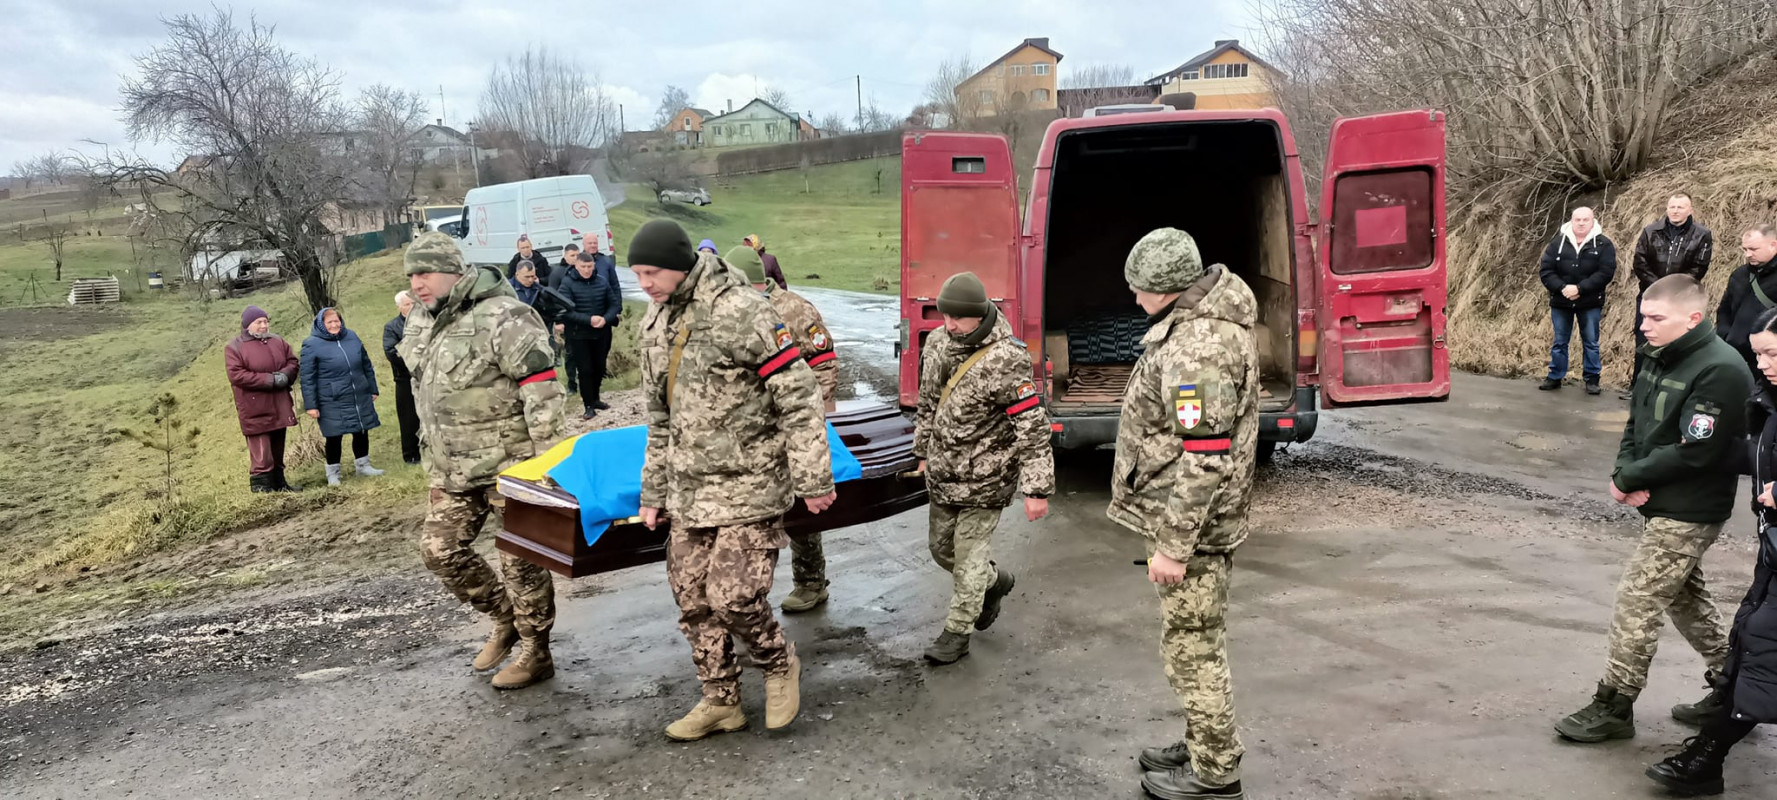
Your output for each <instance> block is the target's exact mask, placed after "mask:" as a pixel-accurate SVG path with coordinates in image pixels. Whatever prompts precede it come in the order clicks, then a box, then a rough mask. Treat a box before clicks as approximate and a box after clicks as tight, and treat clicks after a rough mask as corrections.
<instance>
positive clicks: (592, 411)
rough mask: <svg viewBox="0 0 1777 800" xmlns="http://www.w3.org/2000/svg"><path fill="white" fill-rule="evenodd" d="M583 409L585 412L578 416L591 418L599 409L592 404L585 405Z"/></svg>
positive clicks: (597, 413)
mask: <svg viewBox="0 0 1777 800" xmlns="http://www.w3.org/2000/svg"><path fill="white" fill-rule="evenodd" d="M585 410H586V413H585V414H584V415H582V416H581V417H580V418H581V419H592V418H593V417H596V416H598V415H599V410H598V409H596V408H594V407H592V406H586V408H585Z"/></svg>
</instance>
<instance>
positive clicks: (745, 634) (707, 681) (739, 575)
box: [666, 517, 795, 706]
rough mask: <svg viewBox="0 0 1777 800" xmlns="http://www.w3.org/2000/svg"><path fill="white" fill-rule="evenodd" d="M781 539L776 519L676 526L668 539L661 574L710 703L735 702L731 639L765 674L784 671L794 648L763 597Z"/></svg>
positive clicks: (735, 662) (736, 666) (736, 684)
mask: <svg viewBox="0 0 1777 800" xmlns="http://www.w3.org/2000/svg"><path fill="white" fill-rule="evenodd" d="M785 538H786V537H785V536H784V522H783V519H782V518H781V517H780V518H778V519H771V520H766V521H764V522H754V523H750V524H746V525H734V526H730V527H726V528H677V527H675V528H673V529H672V534H671V535H670V536H669V537H668V538H667V542H666V578H667V583H669V584H671V586H672V590H673V599H674V600H676V601H678V603H679V631H680V632H681V633H683V634H685V640H686V641H687V642H690V643H691V660H692V661H693V662H695V663H696V664H697V679H698V680H699V681H702V682H703V698H704V699H705V700H708V701H709V702H711V703H715V704H717V705H725V706H727V705H734V704H736V703H739V702H740V659H739V658H738V657H736V656H735V653H734V639H735V638H737V637H738V638H739V639H740V641H741V643H742V644H744V645H746V647H747V649H748V650H749V651H751V652H752V656H753V661H754V663H755V664H757V665H758V666H759V668H760V669H763V670H764V671H765V673H766V674H767V675H782V674H784V673H785V672H788V671H789V669H790V657H791V656H792V655H793V654H794V653H795V649H794V646H793V645H791V644H790V642H789V640H787V639H786V638H784V629H783V627H782V626H780V625H779V624H778V622H777V617H776V616H773V614H772V609H771V603H770V601H769V600H768V599H767V598H766V595H768V594H770V593H771V574H772V572H773V571H774V570H776V569H777V552H778V550H780V549H782V548H783V546H784V539H785Z"/></svg>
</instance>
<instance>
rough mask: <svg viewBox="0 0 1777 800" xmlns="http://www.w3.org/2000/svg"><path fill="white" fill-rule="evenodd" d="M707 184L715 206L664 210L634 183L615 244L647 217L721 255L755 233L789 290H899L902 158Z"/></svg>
mask: <svg viewBox="0 0 1777 800" xmlns="http://www.w3.org/2000/svg"><path fill="white" fill-rule="evenodd" d="M805 177H806V183H805ZM879 178H880V187H881V191H880V192H879V191H878V185H879V184H878V179H879ZM706 186H707V188H708V189H709V191H710V197H711V199H712V200H714V202H713V203H712V204H710V205H707V206H703V207H702V208H698V207H696V206H689V205H683V204H673V205H668V206H666V207H662V206H660V205H659V204H658V203H657V202H656V201H655V199H654V197H653V195H652V194H651V193H650V192H649V191H648V190H647V189H645V188H643V187H640V186H631V187H630V188H629V197H628V202H626V203H624V204H623V205H621V206H618V207H617V208H615V209H612V211H611V228H612V230H613V232H615V233H616V235H617V241H618V243H619V244H620V245H621V244H623V243H626V242H628V241H629V237H630V235H631V234H633V233H635V231H636V229H637V228H639V227H641V226H642V224H643V223H646V222H647V221H648V220H649V219H653V218H656V217H671V218H672V219H676V220H678V221H679V222H680V223H682V224H683V225H684V226H685V229H686V230H687V231H688V232H689V233H690V234H691V240H692V242H696V241H698V240H699V239H704V238H708V239H712V240H714V241H715V242H716V245H717V246H718V247H719V248H720V249H721V250H722V252H724V253H726V252H727V251H728V249H729V248H731V247H736V246H738V245H739V244H740V240H741V238H742V237H745V236H747V235H748V234H758V235H759V236H761V237H763V238H764V239H765V247H766V249H767V250H768V251H769V252H771V253H772V254H774V255H776V256H777V257H778V261H779V262H780V263H781V264H782V265H783V268H784V276H785V277H786V278H787V279H789V281H790V285H791V286H792V287H794V286H797V285H806V286H824V287H827V288H831V289H851V290H854V291H862V292H892V291H894V290H895V288H896V287H897V286H899V285H900V274H901V260H900V259H901V255H900V254H901V160H900V159H899V158H884V159H874V160H870V161H857V162H852V163H848V164H832V165H828V166H821V167H814V168H811V169H810V170H808V172H807V175H806V176H804V174H803V173H802V172H801V171H798V170H788V171H784V172H771V173H766V174H763V175H747V176H741V177H736V178H722V179H712V182H711V183H708V184H706Z"/></svg>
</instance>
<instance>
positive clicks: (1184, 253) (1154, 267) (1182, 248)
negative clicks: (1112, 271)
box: [1123, 228, 1203, 294]
mask: <svg viewBox="0 0 1777 800" xmlns="http://www.w3.org/2000/svg"><path fill="white" fill-rule="evenodd" d="M1202 277H1203V257H1202V256H1201V255H1198V253H1197V241H1196V240H1195V239H1192V238H1191V234H1188V233H1185V232H1184V231H1181V230H1179V229H1177V228H1160V229H1159V230H1155V231H1152V232H1150V233H1149V234H1148V235H1146V236H1143V237H1141V241H1139V242H1136V243H1135V248H1134V249H1132V250H1130V251H1129V260H1128V261H1126V262H1124V264H1123V279H1124V280H1126V281H1128V282H1129V285H1130V286H1132V287H1134V288H1136V289H1140V290H1141V291H1144V292H1153V293H1155V294H1172V293H1173V292H1182V291H1184V290H1186V289H1188V288H1190V286H1191V284H1193V283H1196V282H1197V280H1198V279H1199V278H1202Z"/></svg>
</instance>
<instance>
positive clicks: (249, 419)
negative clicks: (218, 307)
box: [222, 306, 302, 492]
mask: <svg viewBox="0 0 1777 800" xmlns="http://www.w3.org/2000/svg"><path fill="white" fill-rule="evenodd" d="M222 360H223V362H224V363H225V364H227V365H228V382H229V383H230V384H232V385H233V386H234V408H235V415H236V416H238V417H240V420H241V433H242V434H244V435H246V437H247V460H248V462H249V463H250V464H251V467H250V469H249V472H248V474H249V478H248V484H249V485H250V486H251V487H252V489H253V491H255V492H300V491H302V487H301V486H291V485H290V482H289V481H287V480H285V479H284V429H285V428H290V427H294V426H295V425H296V411H295V406H294V404H292V403H291V400H290V387H291V386H292V385H294V384H295V383H296V363H297V362H296V353H294V352H292V351H291V349H290V344H289V343H288V342H286V341H284V340H283V339H280V338H278V337H277V336H276V335H275V334H273V333H272V332H271V317H270V316H269V315H267V314H266V313H265V310H264V309H262V308H260V307H259V306H247V310H246V311H242V312H241V335H239V336H236V337H235V338H234V341H231V342H229V343H228V346H227V347H226V348H223V351H222Z"/></svg>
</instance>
